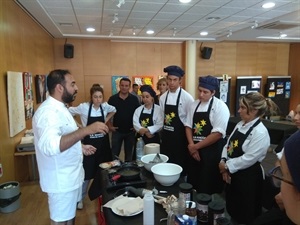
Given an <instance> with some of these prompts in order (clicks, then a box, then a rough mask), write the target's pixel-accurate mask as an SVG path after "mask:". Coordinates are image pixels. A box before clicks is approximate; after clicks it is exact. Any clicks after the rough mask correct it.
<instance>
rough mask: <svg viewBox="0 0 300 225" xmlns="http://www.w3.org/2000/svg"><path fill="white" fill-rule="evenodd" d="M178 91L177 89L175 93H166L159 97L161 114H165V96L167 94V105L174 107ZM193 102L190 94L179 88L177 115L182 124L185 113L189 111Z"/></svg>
mask: <svg viewBox="0 0 300 225" xmlns="http://www.w3.org/2000/svg"><path fill="white" fill-rule="evenodd" d="M179 90H180V88H177V90H176V91H175V92H171V91H166V92H165V93H163V95H162V96H160V98H159V105H160V107H161V109H162V111H163V112H165V100H166V97H167V94H168V93H169V95H168V99H167V105H176V102H177V97H178V94H179ZM193 102H194V98H193V97H192V96H191V95H190V93H188V92H187V91H186V90H184V89H183V88H181V95H180V99H179V105H178V113H179V118H180V120H181V122H182V123H183V124H185V123H186V119H187V112H188V110H190V106H191V104H192V103H193Z"/></svg>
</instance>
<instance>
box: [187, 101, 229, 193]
mask: <svg viewBox="0 0 300 225" xmlns="http://www.w3.org/2000/svg"><path fill="white" fill-rule="evenodd" d="M213 100H214V99H213V98H212V100H211V101H210V104H209V107H208V110H207V112H197V109H198V107H199V106H200V104H201V102H199V104H198V105H197V107H196V109H195V112H194V116H193V126H194V127H193V128H192V134H193V141H194V144H196V143H198V142H200V141H202V140H204V139H205V138H206V137H207V136H208V135H209V134H211V130H212V128H213V127H212V125H211V122H210V119H209V114H210V111H211V108H212V104H213ZM223 143H224V142H223V138H221V139H220V140H218V141H217V142H216V143H214V144H212V145H210V146H207V147H205V148H201V149H200V150H199V154H200V158H201V160H200V161H197V160H195V159H194V158H193V157H192V156H191V155H190V154H188V165H187V167H188V176H187V181H188V183H191V184H192V185H193V187H194V188H195V189H196V190H197V192H198V193H206V194H214V193H221V192H222V191H223V187H224V183H223V179H222V175H221V174H220V170H219V162H220V159H221V154H222V147H223Z"/></svg>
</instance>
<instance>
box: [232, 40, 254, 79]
mask: <svg viewBox="0 0 300 225" xmlns="http://www.w3.org/2000/svg"><path fill="white" fill-rule="evenodd" d="M257 49H258V47H257V44H256V43H238V44H237V54H236V71H235V75H237V76H245V75H257Z"/></svg>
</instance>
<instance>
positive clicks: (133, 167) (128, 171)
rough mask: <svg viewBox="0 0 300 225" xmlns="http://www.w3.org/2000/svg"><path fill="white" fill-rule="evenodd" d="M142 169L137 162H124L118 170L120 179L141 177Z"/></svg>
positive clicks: (127, 179)
mask: <svg viewBox="0 0 300 225" xmlns="http://www.w3.org/2000/svg"><path fill="white" fill-rule="evenodd" d="M140 172H141V169H140V168H139V167H138V165H137V164H135V163H124V164H122V166H121V167H120V168H119V169H118V170H117V174H119V175H120V176H121V177H120V179H122V180H124V181H129V180H136V179H138V178H139V177H140Z"/></svg>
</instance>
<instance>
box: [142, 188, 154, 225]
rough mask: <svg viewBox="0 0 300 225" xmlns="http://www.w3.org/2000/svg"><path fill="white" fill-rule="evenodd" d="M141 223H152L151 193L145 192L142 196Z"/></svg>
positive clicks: (152, 202) (146, 224) (148, 224)
mask: <svg viewBox="0 0 300 225" xmlns="http://www.w3.org/2000/svg"><path fill="white" fill-rule="evenodd" d="M143 202H144V211H143V225H154V198H153V195H152V194H151V193H149V192H147V193H146V194H145V195H144V198H143Z"/></svg>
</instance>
